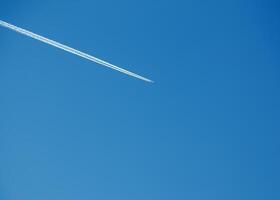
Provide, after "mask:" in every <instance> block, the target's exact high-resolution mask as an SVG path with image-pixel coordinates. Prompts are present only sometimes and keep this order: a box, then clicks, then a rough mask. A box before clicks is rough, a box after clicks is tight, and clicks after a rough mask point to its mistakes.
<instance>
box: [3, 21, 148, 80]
mask: <svg viewBox="0 0 280 200" xmlns="http://www.w3.org/2000/svg"><path fill="white" fill-rule="evenodd" d="M0 25H1V26H3V27H5V28H8V29H11V30H13V31H16V32H18V33H20V34H23V35H26V36H28V37H31V38H33V39H35V40H39V41H41V42H44V43H46V44H49V45H52V46H54V47H57V48H59V49H62V50H64V51H67V52H69V53H72V54H75V55H77V56H80V57H82V58H85V59H88V60H90V61H93V62H96V63H98V64H101V65H103V66H106V67H109V68H111V69H114V70H117V71H119V72H122V73H124V74H127V75H129V76H133V77H135V78H138V79H141V80H143V81H147V82H150V83H153V81H152V80H150V79H147V78H145V77H143V76H140V75H138V74H135V73H133V72H130V71H128V70H126V69H123V68H120V67H118V66H116V65H113V64H110V63H108V62H106V61H104V60H101V59H99V58H96V57H94V56H91V55H89V54H86V53H83V52H81V51H78V50H76V49H74V48H71V47H68V46H66V45H63V44H61V43H58V42H56V41H54V40H50V39H48V38H45V37H43V36H40V35H37V34H35V33H32V32H30V31H27V30H25V29H22V28H19V27H17V26H14V25H12V24H9V23H7V22H4V21H2V20H0Z"/></svg>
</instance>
